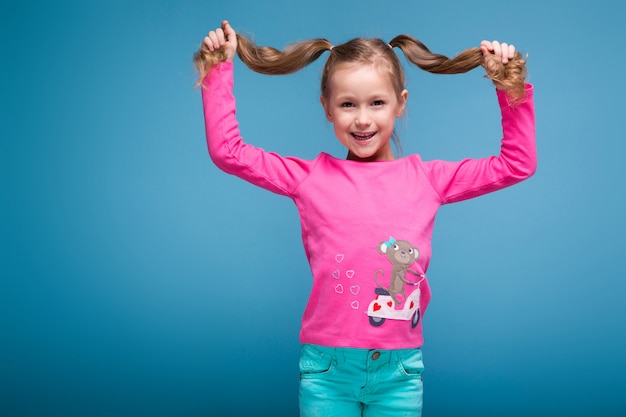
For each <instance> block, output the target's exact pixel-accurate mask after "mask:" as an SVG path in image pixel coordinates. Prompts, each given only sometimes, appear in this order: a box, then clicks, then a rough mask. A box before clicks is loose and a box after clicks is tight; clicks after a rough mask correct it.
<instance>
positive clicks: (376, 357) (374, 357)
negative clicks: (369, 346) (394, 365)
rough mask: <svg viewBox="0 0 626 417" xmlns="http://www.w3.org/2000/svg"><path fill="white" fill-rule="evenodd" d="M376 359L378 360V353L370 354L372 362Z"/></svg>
mask: <svg viewBox="0 0 626 417" xmlns="http://www.w3.org/2000/svg"><path fill="white" fill-rule="evenodd" d="M378 358H380V352H374V353H372V359H373V360H377V359H378Z"/></svg>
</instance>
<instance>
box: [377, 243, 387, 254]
mask: <svg viewBox="0 0 626 417" xmlns="http://www.w3.org/2000/svg"><path fill="white" fill-rule="evenodd" d="M378 253H380V254H385V253H387V242H380V243H379V244H378Z"/></svg>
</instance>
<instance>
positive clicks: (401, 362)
mask: <svg viewBox="0 0 626 417" xmlns="http://www.w3.org/2000/svg"><path fill="white" fill-rule="evenodd" d="M398 370H399V371H400V373H401V374H402V375H404V376H407V377H412V378H414V377H418V378H420V379H422V373H423V372H424V362H423V360H422V350H421V349H409V350H407V351H405V352H402V353H399V354H398Z"/></svg>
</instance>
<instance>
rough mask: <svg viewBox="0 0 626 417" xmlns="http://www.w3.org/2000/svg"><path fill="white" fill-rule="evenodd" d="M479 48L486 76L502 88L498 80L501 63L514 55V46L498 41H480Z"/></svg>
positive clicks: (501, 70)
mask: <svg viewBox="0 0 626 417" xmlns="http://www.w3.org/2000/svg"><path fill="white" fill-rule="evenodd" d="M480 50H481V51H482V53H483V60H484V63H483V67H485V71H487V78H491V79H492V80H493V82H494V84H495V86H496V88H499V89H502V88H503V87H502V86H501V85H500V84H499V82H498V81H499V80H500V79H501V78H502V75H503V65H506V64H507V63H508V62H509V60H510V59H513V57H514V56H515V46H514V45H509V44H508V43H504V42H502V43H500V42H498V41H495V40H494V41H491V42H490V41H482V42H481V43H480Z"/></svg>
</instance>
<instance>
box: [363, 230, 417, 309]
mask: <svg viewBox="0 0 626 417" xmlns="http://www.w3.org/2000/svg"><path fill="white" fill-rule="evenodd" d="M378 253H380V254H381V255H386V256H387V259H388V260H389V262H391V265H392V268H391V280H390V281H389V288H386V287H384V286H383V285H382V284H381V283H380V282H379V281H378V274H381V275H383V276H384V275H385V273H384V272H383V271H382V270H381V269H379V270H377V271H376V272H375V273H374V281H375V282H376V284H377V285H378V286H379V287H381V288H382V289H384V290H386V291H388V292H389V295H390V296H391V298H392V299H393V301H394V302H395V303H396V304H402V302H404V300H406V293H405V291H404V284H410V285H415V283H414V282H411V281H407V279H406V274H407V273H411V274H413V275H415V276H417V277H423V275H422V274H418V273H417V272H415V271H413V270H411V269H409V265H411V264H412V263H413V262H415V261H416V260H417V259H418V258H419V250H417V248H415V247H414V246H413V245H411V243H409V242H407V241H406V240H395V239H394V238H393V237H392V238H390V239H389V241H387V242H380V243H379V244H378ZM398 294H402V296H403V297H404V299H403V301H400V300H398Z"/></svg>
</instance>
